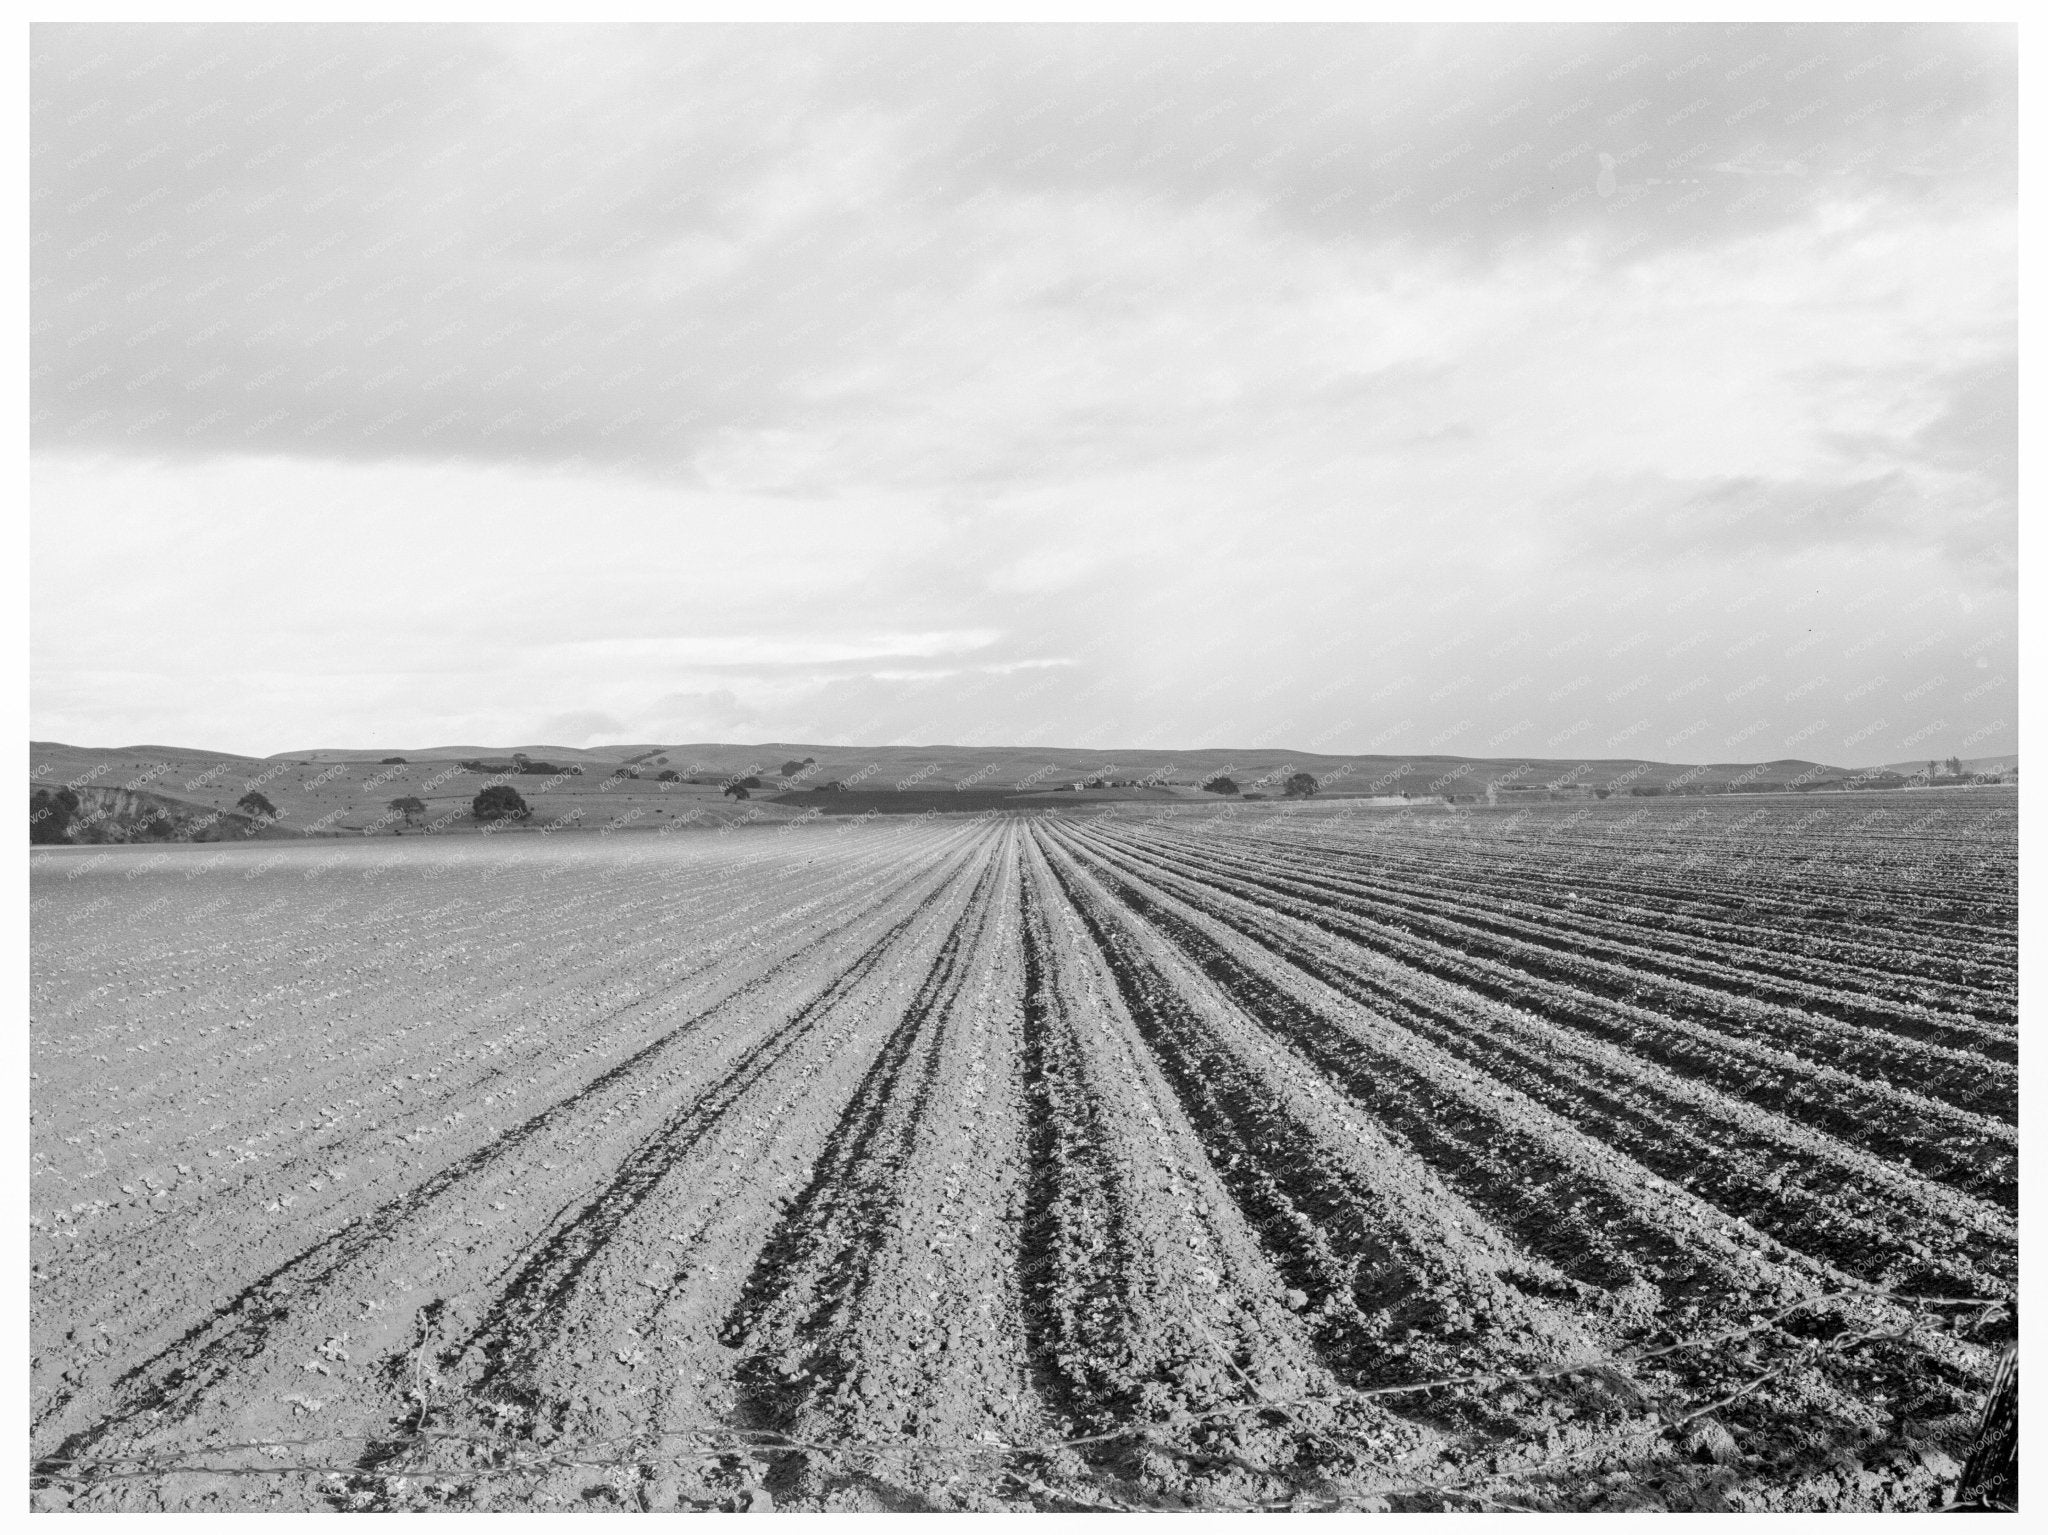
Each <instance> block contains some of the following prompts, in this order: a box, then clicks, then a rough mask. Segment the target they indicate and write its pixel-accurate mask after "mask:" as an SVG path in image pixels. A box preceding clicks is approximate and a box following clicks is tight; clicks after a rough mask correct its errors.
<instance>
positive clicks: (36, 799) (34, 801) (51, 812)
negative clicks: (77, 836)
mask: <svg viewBox="0 0 2048 1535" xmlns="http://www.w3.org/2000/svg"><path fill="white" fill-rule="evenodd" d="M77 814H78V796H77V795H76V794H74V793H73V792H72V791H71V790H69V789H59V790H58V791H57V792H56V793H55V794H52V793H51V792H50V791H49V790H48V789H38V790H36V791H35V793H33V794H31V795H30V796H29V797H28V840H29V841H30V843H31V844H34V845H37V846H45V845H49V844H52V843H64V842H69V841H70V840H71V836H70V831H71V818H72V817H73V816H75V815H77Z"/></svg>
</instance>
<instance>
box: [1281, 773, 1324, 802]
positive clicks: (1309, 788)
mask: <svg viewBox="0 0 2048 1535" xmlns="http://www.w3.org/2000/svg"><path fill="white" fill-rule="evenodd" d="M1321 787H1322V785H1321V784H1319V783H1317V782H1316V780H1315V775H1314V774H1313V773H1296V774H1295V775H1294V776H1293V777H1291V778H1289V779H1288V780H1287V797H1288V798H1289V799H1307V798H1309V797H1310V796H1311V795H1313V794H1314V793H1315V792H1316V790H1318V789H1320V788H1321Z"/></svg>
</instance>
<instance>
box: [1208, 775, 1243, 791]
mask: <svg viewBox="0 0 2048 1535" xmlns="http://www.w3.org/2000/svg"><path fill="white" fill-rule="evenodd" d="M1202 791H1203V792H1204V793H1205V794H1235V793H1236V792H1237V782H1236V780H1235V779H1230V778H1225V777H1224V776H1223V775H1222V774H1221V773H1218V774H1217V775H1216V776H1215V777H1214V778H1212V779H1210V780H1209V781H1208V782H1207V783H1205V784H1203V785H1202Z"/></svg>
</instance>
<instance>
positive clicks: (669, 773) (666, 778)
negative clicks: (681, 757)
mask: <svg viewBox="0 0 2048 1535" xmlns="http://www.w3.org/2000/svg"><path fill="white" fill-rule="evenodd" d="M682 780H683V775H682V774H680V773H678V772H677V771H676V770H675V769H674V768H663V769H662V770H661V771H660V772H659V773H656V774H655V775H654V781H655V782H656V783H681V782H682Z"/></svg>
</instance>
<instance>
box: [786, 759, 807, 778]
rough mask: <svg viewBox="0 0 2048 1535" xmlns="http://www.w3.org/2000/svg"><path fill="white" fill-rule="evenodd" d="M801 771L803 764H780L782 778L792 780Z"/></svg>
mask: <svg viewBox="0 0 2048 1535" xmlns="http://www.w3.org/2000/svg"><path fill="white" fill-rule="evenodd" d="M803 770H804V764H803V763H802V762H785V763H783V764H782V776H783V777H784V778H794V777H796V775H797V774H799V773H801V772H802V771H803Z"/></svg>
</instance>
